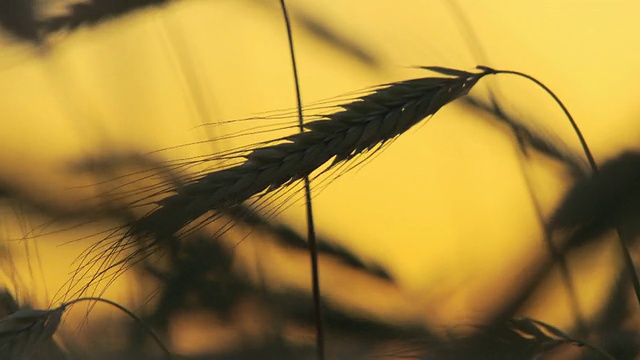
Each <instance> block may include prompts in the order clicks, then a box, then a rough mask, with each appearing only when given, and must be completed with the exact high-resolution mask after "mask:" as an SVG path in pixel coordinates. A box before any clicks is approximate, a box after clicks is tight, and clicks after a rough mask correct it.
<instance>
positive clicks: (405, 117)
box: [130, 67, 489, 237]
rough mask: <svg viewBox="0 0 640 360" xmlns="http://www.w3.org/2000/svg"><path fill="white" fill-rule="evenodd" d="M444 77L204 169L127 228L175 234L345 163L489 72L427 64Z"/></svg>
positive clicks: (400, 88) (362, 100)
mask: <svg viewBox="0 0 640 360" xmlns="http://www.w3.org/2000/svg"><path fill="white" fill-rule="evenodd" d="M424 69H428V70H431V71H435V72H438V73H440V74H443V75H446V76H444V77H426V78H419V79H412V80H405V81H399V82H394V83H389V84H386V85H381V86H379V87H377V88H376V89H375V90H374V91H373V92H371V93H369V94H368V95H365V96H362V97H359V98H357V99H355V100H353V101H351V102H349V103H347V104H343V105H340V106H339V108H341V110H340V111H337V112H335V113H333V114H329V115H324V116H321V117H320V118H319V119H317V120H314V121H311V122H308V123H307V124H305V130H306V131H305V132H302V133H297V134H294V135H291V136H288V137H284V138H281V139H278V140H276V141H274V142H272V143H271V144H270V145H268V146H264V147H260V148H257V149H254V150H253V151H252V152H250V153H249V154H248V155H247V156H246V161H245V162H244V163H241V164H239V165H237V166H234V167H231V168H227V169H222V170H218V171H214V172H211V173H208V174H206V175H204V176H202V177H200V178H198V179H195V180H193V181H191V182H189V183H188V184H186V185H185V186H183V187H182V188H179V189H177V190H176V193H175V194H173V195H171V196H169V197H166V198H164V199H163V200H160V201H159V203H158V205H159V206H158V207H157V208H156V209H155V210H153V211H152V212H150V213H149V214H147V215H146V216H144V217H143V218H142V219H140V220H139V221H138V222H136V223H135V224H134V226H133V227H132V229H131V231H130V234H131V235H135V236H147V235H155V236H157V237H170V236H173V235H174V234H175V233H176V232H177V231H179V230H180V229H181V228H183V227H184V226H186V225H187V224H189V223H190V222H192V221H194V220H195V219H197V218H199V217H200V216H202V215H203V214H205V213H206V212H207V211H220V210H224V209H229V208H231V207H233V206H237V205H239V204H241V203H243V202H244V201H246V200H248V199H250V198H252V197H254V196H261V195H264V194H266V193H269V192H271V191H274V190H276V189H279V188H281V187H283V186H286V185H290V184H292V183H294V182H296V181H297V180H300V179H302V178H304V177H306V176H309V175H310V174H311V173H312V172H314V171H315V170H317V169H319V168H320V167H321V166H323V165H324V164H327V163H329V161H331V159H333V162H332V163H331V164H330V166H329V167H333V166H335V165H337V164H340V163H343V162H346V161H348V160H350V159H352V158H354V157H356V156H357V155H360V154H362V153H364V152H366V151H370V150H373V149H376V148H377V147H378V146H381V145H383V144H384V143H386V142H387V141H389V140H391V139H394V138H395V137H397V136H399V135H400V134H402V133H404V132H405V131H407V130H409V129H410V128H411V127H412V126H414V125H415V124H417V123H419V122H420V121H422V120H423V119H425V118H427V117H430V116H432V115H434V114H435V113H436V112H437V111H438V110H439V109H440V108H441V107H443V106H444V105H446V104H448V103H450V102H452V101H453V100H455V99H457V98H459V97H461V96H464V95H466V94H467V93H468V92H469V90H470V89H471V88H472V87H473V86H474V85H475V84H476V83H477V82H478V80H480V79H481V78H482V77H483V76H485V75H487V74H489V72H488V71H487V70H483V71H481V72H477V73H472V72H466V71H459V70H453V69H447V68H441V67H425V68H424Z"/></svg>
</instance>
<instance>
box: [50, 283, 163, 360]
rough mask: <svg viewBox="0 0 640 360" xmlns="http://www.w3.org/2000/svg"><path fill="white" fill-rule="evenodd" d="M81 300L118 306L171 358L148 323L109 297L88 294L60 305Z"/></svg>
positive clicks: (63, 306)
mask: <svg viewBox="0 0 640 360" xmlns="http://www.w3.org/2000/svg"><path fill="white" fill-rule="evenodd" d="M83 301H95V302H102V303H105V304H108V305H111V306H114V307H116V308H118V309H119V310H120V311H122V312H123V313H125V314H127V315H129V317H131V318H132V319H133V320H135V321H136V322H137V323H138V324H139V325H140V326H142V327H143V328H144V329H145V331H147V333H149V335H150V336H151V338H153V340H154V341H155V342H156V343H157V344H158V346H159V347H160V349H161V350H162V351H163V352H164V353H165V354H166V355H167V358H168V359H172V358H173V355H172V354H171V351H169V349H167V347H166V346H165V345H164V344H163V343H162V340H160V338H159V337H158V335H156V334H155V333H154V332H153V330H152V329H151V327H149V325H147V324H146V323H145V322H144V321H142V319H140V318H139V317H138V316H137V315H136V314H134V313H133V312H131V310H129V309H127V308H126V307H124V306H122V305H120V304H118V303H117V302H115V301H111V300H109V299H103V298H101V297H93V296H88V297H82V298H78V299H74V300H71V301H68V302H66V303H64V304H62V305H61V306H60V307H61V308H63V309H64V308H67V307H69V306H72V305H74V304H77V303H79V302H83Z"/></svg>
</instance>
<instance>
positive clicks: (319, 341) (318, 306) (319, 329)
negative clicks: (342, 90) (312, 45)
mask: <svg viewBox="0 0 640 360" xmlns="http://www.w3.org/2000/svg"><path fill="white" fill-rule="evenodd" d="M280 7H281V8H282V14H283V16H284V22H285V25H286V27H287V38H288V40H289V53H290V54H291V63H292V67H293V79H294V82H295V86H296V102H297V108H298V126H299V129H300V132H301V133H302V132H304V118H303V116H302V100H301V96H300V80H299V79H298V66H297V62H296V55H295V52H294V50H293V35H292V32H291V22H290V21H289V14H288V12H287V6H286V5H285V1H284V0H280ZM303 181H304V194H305V207H306V216H307V239H308V240H309V257H310V259H311V287H312V293H313V308H314V314H315V323H316V354H317V358H318V360H324V323H323V319H322V301H321V298H320V294H321V293H320V270H319V268H318V245H317V241H316V231H315V226H314V222H313V207H312V203H311V185H310V181H309V177H308V176H305V177H304V179H303Z"/></svg>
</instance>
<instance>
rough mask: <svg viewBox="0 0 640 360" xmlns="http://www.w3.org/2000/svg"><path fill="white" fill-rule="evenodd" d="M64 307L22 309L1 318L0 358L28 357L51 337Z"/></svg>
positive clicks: (58, 323)
mask: <svg viewBox="0 0 640 360" xmlns="http://www.w3.org/2000/svg"><path fill="white" fill-rule="evenodd" d="M63 311H64V308H62V307H60V308H57V309H53V310H36V309H20V310H18V311H16V312H14V313H12V314H11V315H9V316H7V317H6V318H4V319H1V320H0V358H2V359H9V360H11V359H15V360H18V359H28V358H30V357H31V356H32V355H33V354H35V353H36V352H38V351H39V349H40V348H42V347H43V346H44V345H45V343H46V342H47V341H48V340H49V339H51V337H52V336H53V334H54V333H55V332H56V330H57V329H58V325H60V319H61V318H62V313H63Z"/></svg>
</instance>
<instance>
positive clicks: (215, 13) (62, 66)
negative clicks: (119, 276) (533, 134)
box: [0, 0, 640, 327]
mask: <svg viewBox="0 0 640 360" xmlns="http://www.w3.org/2000/svg"><path fill="white" fill-rule="evenodd" d="M272 3H273V4H272ZM457 3H458V5H457V6H458V8H459V9H460V10H461V11H462V13H463V14H464V17H465V18H466V19H463V18H461V17H460V13H456V12H455V7H452V6H451V5H448V4H447V2H445V1H444V0H440V1H417V0H400V1H384V0H381V1H371V0H367V1H364V0H362V1H361V0H350V1H344V0H323V1H317V0H297V1H293V0H292V1H290V2H289V5H290V7H291V10H292V12H293V13H294V14H298V15H300V14H306V15H310V16H311V15H312V16H313V17H315V19H318V20H321V21H322V22H323V23H325V24H326V25H327V26H329V27H330V28H333V29H335V30H336V31H337V32H339V33H341V34H344V35H345V36H346V37H347V38H348V39H351V40H352V41H354V42H356V43H359V44H361V45H362V46H363V48H364V49H367V51H369V52H370V53H371V54H373V56H375V58H376V59H378V60H379V65H378V66H370V65H367V64H365V63H363V62H362V61H359V60H357V59H355V58H354V57H351V56H349V55H346V54H345V53H343V52H341V51H339V50H337V49H336V48H335V47H332V46H330V45H328V44H327V43H326V42H323V41H320V40H319V39H318V38H317V37H314V35H313V34H312V33H311V32H310V31H309V30H308V29H307V28H304V27H303V26H300V23H296V26H295V27H294V38H295V44H296V51H297V52H298V53H297V55H298V66H299V71H300V78H301V84H300V85H301V89H302V96H303V99H304V101H305V103H307V104H311V103H313V102H317V101H320V100H323V99H327V98H331V97H334V96H338V95H342V94H345V93H348V92H350V91H355V90H359V89H363V88H365V87H367V86H372V85H376V84H380V83H384V82H389V81H393V80H400V79H408V78H415V77H421V76H429V75H431V74H428V73H427V72H425V71H423V70H416V69H411V68H410V67H411V66H414V65H439V66H449V67H456V68H461V69H465V70H467V69H472V68H473V67H474V66H475V65H477V64H478V63H479V62H480V61H482V62H483V63H484V64H485V65H489V66H492V67H495V68H504V69H513V70H519V71H523V72H526V73H528V74H530V75H533V76H535V77H537V78H538V79H540V80H541V81H543V82H544V83H545V84H547V85H548V86H549V87H550V88H551V89H553V91H554V92H555V93H556V94H557V95H558V96H559V97H560V98H561V99H562V100H563V102H564V103H565V104H566V105H567V107H568V108H569V109H570V111H571V112H572V114H573V116H574V117H575V118H576V120H577V122H578V123H579V125H580V126H581V128H582V130H583V133H584V135H585V137H586V138H587V141H588V142H589V144H590V145H591V148H592V150H593V152H594V155H595V157H596V160H597V161H599V162H603V161H605V160H606V159H608V158H610V157H612V156H614V155H615V154H617V153H619V152H621V151H623V150H625V149H631V148H635V144H636V143H637V141H638V135H639V134H640V127H638V126H637V125H636V124H637V123H638V122H637V121H636V120H635V117H636V116H639V115H640V109H639V108H638V105H637V103H638V102H637V100H636V96H637V95H636V94H637V91H636V89H635V86H636V83H637V81H636V80H637V79H638V77H640V49H639V48H638V46H637V45H636V44H637V41H636V37H637V36H636V35H637V34H638V33H640V23H639V22H638V21H637V14H639V13H640V4H639V3H638V2H636V1H630V0H629V1H622V0H620V1H604V0H599V1H598V0H591V1H577V0H575V1H511V2H505V1H496V0H492V1H490V0H475V1H458V2H457ZM276 5H277V2H276V1H272V2H268V1H265V0H251V1H250V0H246V1H202V0H183V1H177V2H175V3H172V4H171V5H168V6H165V7H162V8H159V9H152V10H145V11H141V12H137V13H135V14H132V15H130V16H125V17H122V18H119V19H117V20H113V21H108V22H105V23H103V24H100V25H98V26H95V27H92V28H81V29H80V30H79V31H76V32H73V33H67V34H58V35H56V36H54V37H53V38H52V39H50V40H49V41H48V43H47V46H46V48H44V49H35V48H34V47H32V46H29V45H25V44H19V43H18V42H16V41H15V39H11V38H9V37H5V38H3V39H2V40H1V42H0V117H1V118H0V146H1V150H2V151H0V164H2V166H1V168H2V170H0V171H1V172H0V179H1V180H3V181H7V182H9V183H12V184H16V185H17V186H19V187H20V188H21V189H24V191H26V192H28V193H31V194H37V195H36V196H40V197H41V199H45V200H46V201H50V202H54V203H61V204H64V203H66V204H67V205H69V204H74V203H76V202H80V201H82V199H86V198H88V197H90V196H91V195H92V194H91V192H90V191H89V190H87V189H86V188H83V189H84V190H83V189H80V190H76V191H72V190H70V189H72V188H73V187H75V186H78V185H86V184H87V183H89V182H90V180H88V179H87V178H85V177H82V176H78V175H77V174H76V175H74V174H73V173H71V172H69V171H68V169H69V164H70V162H72V161H76V160H77V159H78V157H82V156H95V155H105V154H108V153H109V152H110V151H114V150H117V151H135V152H140V153H146V152H151V151H154V150H158V149H162V148H166V147H172V146H178V145H183V144H187V143H190V142H194V141H198V140H202V139H206V138H211V137H214V138H215V137H216V136H221V135H223V134H228V133H233V132H236V131H241V130H246V129H250V128H251V127H253V126H255V124H257V123H258V122H257V121H256V122H244V123H241V124H239V125H238V126H239V127H238V128H234V127H232V126H231V125H224V126H222V125H218V126H207V127H203V126H199V125H201V124H202V123H203V122H214V123H215V122H219V121H221V120H228V119H238V118H245V117H251V116H255V115H256V114H258V113H261V112H265V111H273V110H283V109H291V108H293V107H294V106H295V99H294V97H293V80H292V76H291V69H290V66H291V65H290V59H289V53H288V50H287V39H286V33H285V28H284V23H283V20H282V18H281V16H280V15H279V12H278V11H279V10H278V8H277V6H276ZM465 21H467V25H468V26H470V27H471V28H472V29H473V31H474V36H475V39H474V38H469V37H468V35H467V34H466V33H465V31H466V30H465V27H464V26H465V25H464V23H465ZM474 46H478V47H479V48H481V49H482V50H481V51H482V52H483V53H484V55H482V54H478V53H477V50H476V49H475V48H474ZM478 56H486V58H485V59H479V58H478ZM482 82H483V83H484V84H490V86H491V87H492V89H494V90H495V91H496V92H497V93H498V94H499V96H500V98H501V99H502V101H504V104H505V106H506V108H507V109H508V110H509V111H510V112H512V113H513V114H516V115H518V116H520V117H521V118H522V119H523V120H524V121H530V122H533V123H534V124H535V125H534V127H535V128H536V129H540V130H541V131H542V132H543V133H548V134H557V135H556V136H557V137H558V138H559V139H562V140H563V141H564V142H565V143H566V144H568V146H570V148H571V149H573V150H575V152H576V154H581V153H580V149H579V144H578V142H577V139H576V137H575V135H574V134H573V133H572V132H571V128H570V126H569V125H568V122H567V121H566V119H565V118H564V117H563V115H562V113H561V111H560V109H559V108H558V107H557V105H556V104H555V103H553V102H552V101H551V100H550V99H549V97H548V96H547V95H546V94H544V93H543V92H542V91H541V90H540V89H539V88H537V87H535V86H533V85H532V84H531V83H529V82H526V81H524V80H522V79H517V78H514V77H510V76H507V75H505V76H502V77H500V78H492V79H486V80H482ZM474 91H477V94H479V95H482V94H486V86H485V85H480V86H478V88H477V90H474ZM198 114H200V115H198ZM202 114H205V115H207V116H206V118H202V116H201V115H202ZM292 120H295V119H292ZM243 126H244V127H245V128H244V129H242V128H241V127H243ZM238 129H239V130H238ZM270 136H275V135H274V134H273V133H270V134H266V135H263V136H262V137H248V138H234V139H230V140H225V141H219V142H216V143H213V144H204V145H197V146H184V147H179V148H177V149H173V150H171V151H164V152H161V153H159V154H156V155H157V156H159V157H164V158H168V159H172V158H173V159H175V158H179V157H183V156H189V155H201V154H205V153H206V152H209V151H211V149H217V150H220V149H222V150H223V149H225V148H230V147H233V146H238V145H241V144H243V143H247V142H249V143H250V142H253V141H257V140H258V139H265V138H269V137H270ZM523 161H525V163H524V168H525V169H526V171H525V172H523ZM527 177H528V178H529V179H530V180H531V183H532V184H533V187H534V190H535V195H536V199H537V200H536V201H539V202H540V203H541V206H542V209H543V212H544V214H545V215H547V216H548V215H549V213H550V212H551V211H552V210H553V207H554V204H556V203H557V201H558V200H559V199H560V197H561V195H562V193H563V191H564V190H565V189H566V187H567V186H568V185H569V179H568V178H567V173H566V169H563V168H562V167H561V166H559V165H558V164H555V163H553V162H550V161H548V160H545V159H544V158H542V157H539V156H538V157H535V156H534V157H533V158H532V159H529V160H523V157H522V155H521V154H520V153H519V151H518V148H517V144H516V143H515V141H514V139H513V136H512V135H511V134H510V132H509V131H508V130H507V129H506V128H504V127H502V126H496V125H495V123H493V122H492V121H491V119H490V118H489V117H487V116H482V115H479V114H477V113H473V112H469V111H468V110H465V109H464V108H462V107H460V106H455V105H453V106H448V107H446V108H445V109H443V110H442V111H440V112H438V114H436V116H434V117H433V118H432V119H430V121H429V122H428V123H427V124H426V125H424V126H419V127H416V128H415V129H412V130H410V131H409V132H408V133H407V134H404V135H402V136H401V137H400V138H399V139H398V140H397V141H395V142H394V143H393V144H392V145H391V146H389V147H388V148H387V149H386V150H385V151H384V152H382V153H380V154H379V156H376V157H375V159H374V160H373V161H371V162H370V163H368V164H367V165H366V166H363V167H361V168H359V169H357V170H356V171H351V172H349V173H347V174H345V175H344V176H342V177H340V178H339V179H337V180H336V181H333V182H331V183H330V184H329V185H328V186H326V187H325V186H319V187H318V188H317V189H316V188H314V193H315V197H314V206H315V216H316V221H317V224H316V227H317V229H318V233H319V234H320V235H322V236H325V237H328V238H330V239H333V240H335V241H337V242H339V243H341V244H343V245H344V246H345V247H347V248H348V249H351V250H352V251H354V252H356V253H357V254H359V255H360V256H362V257H363V258H365V259H367V260H369V261H372V262H377V263H380V264H382V265H383V266H385V267H386V268H387V269H389V271H390V272H391V274H392V275H393V276H394V277H395V278H396V279H397V280H398V284H399V288H400V290H398V289H386V288H385V289H383V290H380V288H379V287H378V288H376V287H375V284H366V283H364V280H362V279H359V278H358V276H357V275H353V277H352V278H349V277H346V278H345V277H344V276H342V275H340V274H341V273H340V272H339V271H337V270H335V268H336V265H335V264H331V263H330V262H326V263H323V266H324V268H326V269H328V270H327V271H326V272H325V273H323V275H322V279H323V284H324V285H325V288H326V294H327V296H329V297H331V298H332V299H335V301H336V302H338V303H341V304H343V305H344V306H346V307H350V308H353V309H355V310H354V311H362V312H364V313H369V314H373V315H375V316H383V317H393V316H395V317H396V318H398V319H402V320H401V321H414V319H416V318H418V319H421V321H425V322H426V323H428V324H432V325H443V326H444V325H452V324H469V323H473V322H482V319H484V318H485V317H486V316H487V315H486V314H488V313H491V311H494V310H495V308H496V304H497V303H499V302H500V299H501V298H504V297H505V296H508V293H509V291H510V289H511V288H512V287H513V286H516V285H517V283H518V281H519V278H520V277H521V276H522V275H523V274H526V273H527V272H528V271H529V269H530V268H531V267H532V266H534V264H535V263H536V261H538V260H539V259H540V258H541V257H544V256H546V253H545V247H544V242H543V240H542V230H541V227H540V224H539V222H538V220H537V218H536V213H535V207H534V203H533V200H532V198H531V196H530V194H529V192H528V188H527V181H526V179H527ZM69 206H73V205H69ZM303 215H304V213H303V207H302V206H301V204H300V203H294V204H293V205H291V206H290V207H289V208H287V210H286V211H285V212H284V213H283V214H282V215H281V216H280V217H279V218H278V219H279V221H283V222H286V223H289V224H291V225H292V226H293V227H294V228H296V229H299V230H300V231H304V229H305V224H304V217H303ZM10 218H11V217H7V219H10ZM4 221H5V223H4V224H3V226H4V227H5V231H6V233H7V234H9V235H10V237H16V236H20V235H21V233H23V232H24V230H22V229H21V227H20V225H21V223H20V221H13V220H4ZM38 221H43V220H42V219H41V218H38V217H35V218H34V219H32V221H31V224H32V225H33V224H34V223H38ZM87 231H89V232H91V231H90V230H87ZM78 236H79V234H78V233H73V232H69V233H63V234H57V235H55V236H51V237H46V238H42V239H40V240H38V242H37V244H38V247H39V249H40V252H41V255H42V260H41V261H42V263H43V264H45V266H44V268H45V269H46V270H45V274H44V277H45V278H46V279H47V280H46V287H47V288H48V290H47V292H46V293H47V294H48V295H47V296H49V297H50V296H51V295H52V293H53V292H55V290H57V288H58V287H59V286H60V284H61V283H62V282H63V281H64V279H65V278H66V277H67V276H68V275H67V274H68V272H69V271H70V270H71V269H72V267H71V266H72V265H71V264H70V261H71V260H72V259H73V258H74V257H75V256H77V254H78V252H79V251H80V250H81V249H82V248H83V247H84V246H86V244H87V242H83V243H81V244H73V245H65V246H60V243H62V242H64V241H67V240H69V239H71V238H74V237H78ZM258 243H259V242H258V241H257V240H256V244H252V243H251V242H243V243H242V244H240V245H238V247H239V249H240V250H238V251H239V253H241V252H242V251H243V250H242V249H243V248H244V250H246V252H247V253H251V251H252V250H251V249H252V247H253V246H266V245H259V244H258ZM257 244H258V245H257ZM612 244H613V243H611V244H609V243H602V244H600V245H599V246H598V248H597V249H595V250H594V251H591V252H588V251H586V252H585V254H580V256H576V257H575V259H574V260H573V262H572V265H573V266H575V272H574V273H575V277H576V278H577V279H580V280H578V281H577V282H578V283H579V286H578V293H579V295H580V299H581V304H583V305H584V308H585V309H588V310H587V311H590V312H591V311H595V310H596V309H597V308H598V303H599V302H600V301H601V300H602V299H601V297H602V296H601V295H602V294H606V292H607V289H608V287H609V286H611V284H612V281H613V279H614V275H615V273H616V271H617V269H618V252H617V251H618V249H617V248H616V247H615V246H613V245H612ZM263 253H264V254H265V257H264V258H263V259H261V260H260V261H261V262H262V263H263V264H266V265H264V266H265V271H266V272H267V273H269V274H271V275H268V278H269V279H270V280H272V281H273V282H274V284H279V283H281V284H284V285H282V286H292V287H306V286H308V282H307V278H306V277H304V276H306V274H305V273H304V272H305V271H306V270H304V269H305V266H307V265H305V264H306V263H305V261H306V260H305V258H299V257H296V258H293V257H292V258H287V257H286V256H285V255H286V254H282V251H281V250H277V249H272V250H270V251H267V250H265V251H264V252H263ZM243 256H246V259H247V260H246V261H247V262H249V261H250V260H251V256H250V255H243ZM32 260H33V259H32ZM254 260H255V259H254ZM270 261H271V262H272V263H276V262H277V264H278V265H279V266H269V264H270ZM22 263H23V264H24V262H22ZM22 267H23V268H25V269H26V265H22ZM594 267H597V268H598V269H599V271H598V272H597V273H596V272H593V271H589V269H592V268H594ZM332 269H333V270H332ZM25 271H26V270H25ZM292 273H294V274H298V276H292ZM300 274H302V275H300ZM25 276H26V277H28V276H27V275H25ZM35 277H36V278H38V279H40V277H41V276H38V275H35ZM350 280H352V281H350ZM354 284H355V285H354ZM358 284H359V285H358ZM33 286H34V287H38V288H43V287H44V286H43V285H42V281H41V280H37V281H35V282H34V284H33ZM351 286H361V291H366V292H374V291H378V293H377V295H376V296H375V297H374V298H378V299H379V300H375V301H372V300H371V299H363V297H362V296H359V294H358V293H354V292H349V291H347V289H349V287H351ZM548 287H549V290H548V291H544V292H543V293H544V294H546V295H540V296H539V298H536V301H534V302H533V303H532V304H531V306H530V310H529V313H527V315H531V316H537V317H539V318H541V319H543V320H547V321H549V322H554V323H555V324H557V325H558V326H559V327H562V326H570V325H571V323H572V321H573V320H572V319H571V316H570V314H569V312H568V311H567V310H566V307H567V306H568V305H567V299H566V294H565V292H563V290H562V285H561V283H560V282H558V281H555V282H551V283H549V284H548ZM375 289H378V290H375ZM42 291H43V293H44V290H42ZM130 291H131V287H129V286H127V285H121V286H119V287H118V286H114V288H113V289H111V293H110V294H112V296H113V297H115V298H120V299H122V300H123V301H131V300H132V299H131V296H130V295H129V293H130ZM599 294H600V295H599ZM39 296H40V298H39V300H38V301H40V302H42V303H48V301H49V300H51V299H46V300H45V299H44V297H45V295H42V293H41V295H39ZM550 302H551V303H554V304H557V306H542V305H540V304H548V303H550ZM434 309H437V310H436V311H434Z"/></svg>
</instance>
